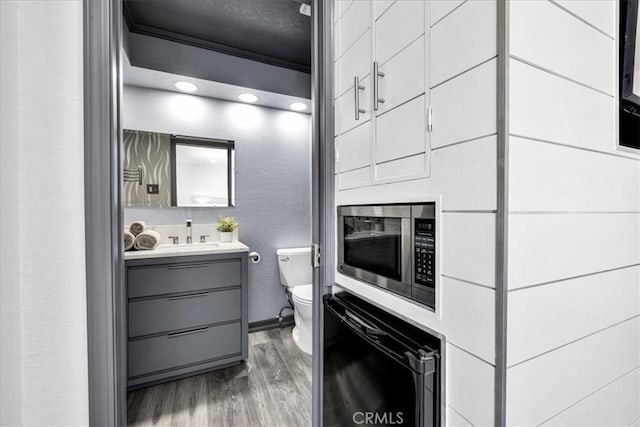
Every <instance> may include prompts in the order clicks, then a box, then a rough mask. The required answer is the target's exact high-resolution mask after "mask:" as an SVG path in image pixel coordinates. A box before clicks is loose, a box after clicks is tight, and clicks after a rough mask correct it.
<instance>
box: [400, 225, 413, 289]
mask: <svg viewBox="0 0 640 427" xmlns="http://www.w3.org/2000/svg"><path fill="white" fill-rule="evenodd" d="M414 232H415V231H414V229H413V219H412V218H403V219H402V236H401V238H400V245H401V246H402V249H401V251H402V253H401V254H400V256H401V264H400V265H401V266H402V267H401V268H402V271H401V277H402V283H406V284H408V285H409V286H413V271H414V268H415V267H414V256H415V254H414V247H413V243H414V242H413V238H414Z"/></svg>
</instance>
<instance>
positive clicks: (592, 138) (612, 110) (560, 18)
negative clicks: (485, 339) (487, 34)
mask: <svg viewBox="0 0 640 427" xmlns="http://www.w3.org/2000/svg"><path fill="white" fill-rule="evenodd" d="M509 8H510V16H509V18H510V55H511V59H510V64H509V65H510V79H509V89H510V108H509V114H510V133H511V136H510V138H509V162H510V164H509V194H508V196H509V210H510V214H509V237H508V245H509V264H508V273H509V285H508V286H509V293H508V327H507V329H508V338H507V359H508V360H507V364H508V369H507V424H508V425H540V424H548V425H631V424H632V423H634V422H636V423H637V422H638V421H637V420H638V419H639V418H640V392H639V390H638V387H639V382H640V381H639V379H640V375H639V373H638V370H639V369H638V367H639V365H640V355H639V351H640V343H639V341H640V318H639V317H638V316H639V315H640V290H639V288H640V157H639V156H636V155H634V154H632V153H629V152H626V151H619V150H617V149H616V120H617V119H616V103H617V100H616V97H615V94H616V87H617V82H616V73H617V67H616V49H617V40H616V14H617V10H616V2H615V0H603V1H600V0H589V1H580V0H566V1H565V0H557V1H549V0H526V1H523V0H511V1H510V4H509Z"/></svg>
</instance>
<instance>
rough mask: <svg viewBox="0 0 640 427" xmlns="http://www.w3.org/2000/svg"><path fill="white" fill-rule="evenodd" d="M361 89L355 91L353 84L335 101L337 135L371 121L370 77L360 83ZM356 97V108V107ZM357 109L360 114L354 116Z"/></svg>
mask: <svg viewBox="0 0 640 427" xmlns="http://www.w3.org/2000/svg"><path fill="white" fill-rule="evenodd" d="M360 86H361V89H357V88H356V87H355V86H354V85H353V84H352V85H351V87H349V89H348V90H347V91H346V92H345V93H344V94H342V96H340V98H339V99H338V100H337V105H336V109H337V117H336V126H337V129H338V135H342V134H343V133H345V132H347V131H349V130H351V129H353V128H354V127H356V126H358V125H361V124H364V123H366V122H368V121H369V120H371V93H372V89H373V88H372V86H371V75H369V76H367V77H366V78H365V79H364V80H361V81H360ZM356 96H357V100H358V104H359V105H358V106H356ZM357 107H359V109H360V110H361V112H359V113H358V114H356V108H357Z"/></svg>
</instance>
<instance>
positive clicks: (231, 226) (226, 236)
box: [216, 216, 238, 243]
mask: <svg viewBox="0 0 640 427" xmlns="http://www.w3.org/2000/svg"><path fill="white" fill-rule="evenodd" d="M236 228H238V223H237V222H236V221H235V218H234V217H232V216H228V217H223V216H221V217H219V218H218V223H217V224H216V230H218V232H219V233H220V243H231V242H232V241H233V237H232V236H233V232H234V231H235V229H236Z"/></svg>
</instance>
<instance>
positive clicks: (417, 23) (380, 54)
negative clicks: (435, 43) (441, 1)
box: [375, 0, 425, 64]
mask: <svg viewBox="0 0 640 427" xmlns="http://www.w3.org/2000/svg"><path fill="white" fill-rule="evenodd" d="M424 9H425V2H424V1H423V0H399V1H396V2H395V3H393V4H392V5H391V7H389V8H388V9H387V10H386V11H385V12H384V13H383V14H382V15H381V16H380V17H378V19H377V20H376V22H375V32H376V49H375V52H376V54H375V57H376V58H375V59H376V61H378V63H380V64H384V63H385V62H387V61H388V60H389V58H391V57H392V56H394V55H396V54H397V53H398V52H400V51H401V50H402V49H404V48H405V47H407V46H408V45H409V44H410V43H411V42H412V41H414V40H415V39H417V38H418V37H420V36H421V35H422V34H424V28H425V26H424V18H425V16H424Z"/></svg>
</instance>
